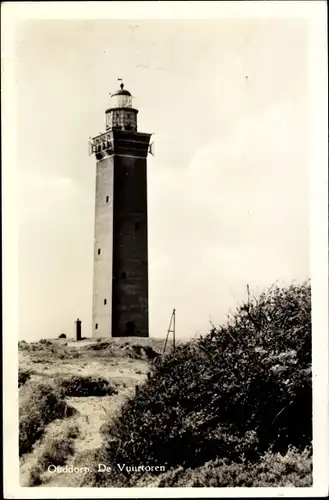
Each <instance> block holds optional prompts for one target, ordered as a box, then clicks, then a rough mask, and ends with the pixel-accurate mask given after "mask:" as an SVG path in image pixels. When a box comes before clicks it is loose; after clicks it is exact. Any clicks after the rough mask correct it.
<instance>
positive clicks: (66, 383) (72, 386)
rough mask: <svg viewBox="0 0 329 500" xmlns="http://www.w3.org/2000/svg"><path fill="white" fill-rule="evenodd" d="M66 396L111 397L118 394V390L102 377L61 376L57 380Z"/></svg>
mask: <svg viewBox="0 0 329 500" xmlns="http://www.w3.org/2000/svg"><path fill="white" fill-rule="evenodd" d="M57 382H58V384H59V385H60V386H61V388H62V390H63V392H64V393H65V395H66V396H71V397H86V396H111V395H113V394H116V393H117V389H116V388H115V387H114V385H113V384H111V382H109V381H108V380H107V379H105V378H102V377H95V376H90V375H87V376H83V375H67V376H65V377H62V376H59V378H58V380H57Z"/></svg>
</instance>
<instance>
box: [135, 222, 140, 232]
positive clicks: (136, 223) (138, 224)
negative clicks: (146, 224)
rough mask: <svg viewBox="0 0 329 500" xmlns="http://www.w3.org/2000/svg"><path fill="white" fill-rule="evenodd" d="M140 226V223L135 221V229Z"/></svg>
mask: <svg viewBox="0 0 329 500" xmlns="http://www.w3.org/2000/svg"><path fill="white" fill-rule="evenodd" d="M140 227H141V223H140V222H135V231H138V230H139V228H140Z"/></svg>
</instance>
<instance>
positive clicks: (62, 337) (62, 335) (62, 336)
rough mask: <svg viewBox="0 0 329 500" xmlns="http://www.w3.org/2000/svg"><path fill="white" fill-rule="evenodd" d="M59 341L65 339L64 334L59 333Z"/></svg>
mask: <svg viewBox="0 0 329 500" xmlns="http://www.w3.org/2000/svg"><path fill="white" fill-rule="evenodd" d="M58 338H59V339H66V335H65V333H61V334H60V335H59V336H58Z"/></svg>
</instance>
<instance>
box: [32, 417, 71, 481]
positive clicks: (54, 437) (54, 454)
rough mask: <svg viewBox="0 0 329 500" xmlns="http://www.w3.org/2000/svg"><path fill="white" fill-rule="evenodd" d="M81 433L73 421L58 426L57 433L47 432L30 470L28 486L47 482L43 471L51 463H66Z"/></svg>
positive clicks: (56, 464) (55, 464)
mask: <svg viewBox="0 0 329 500" xmlns="http://www.w3.org/2000/svg"><path fill="white" fill-rule="evenodd" d="M79 435H80V432H79V429H78V427H77V426H76V425H75V424H74V423H72V422H71V421H67V422H65V424H64V425H60V426H57V433H56V432H55V433H54V432H52V433H49V434H47V435H46V436H45V437H44V438H43V439H42V442H41V446H40V448H39V450H38V459H37V462H36V463H35V465H34V466H33V467H32V469H31V470H30V477H29V484H28V486H39V485H41V484H43V483H44V482H45V479H44V476H43V473H44V472H46V471H47V469H48V466H49V465H54V466H58V465H59V466H61V465H65V464H66V462H67V460H68V458H69V457H70V456H72V455H73V453H74V440H75V439H76V438H77V437H78V436H79Z"/></svg>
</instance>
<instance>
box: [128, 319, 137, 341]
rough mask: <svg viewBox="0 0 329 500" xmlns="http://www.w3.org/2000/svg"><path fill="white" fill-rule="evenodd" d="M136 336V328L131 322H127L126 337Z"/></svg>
mask: <svg viewBox="0 0 329 500" xmlns="http://www.w3.org/2000/svg"><path fill="white" fill-rule="evenodd" d="M135 334H136V327H135V323H134V322H133V321H128V322H127V323H126V335H128V337H133V336H134V335H135Z"/></svg>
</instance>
